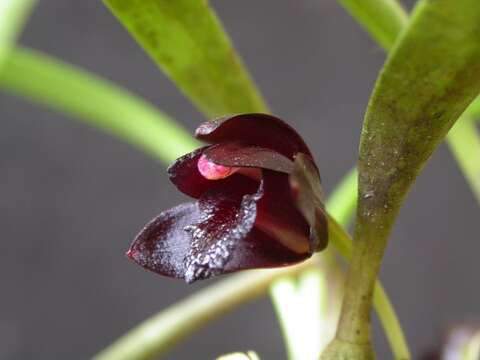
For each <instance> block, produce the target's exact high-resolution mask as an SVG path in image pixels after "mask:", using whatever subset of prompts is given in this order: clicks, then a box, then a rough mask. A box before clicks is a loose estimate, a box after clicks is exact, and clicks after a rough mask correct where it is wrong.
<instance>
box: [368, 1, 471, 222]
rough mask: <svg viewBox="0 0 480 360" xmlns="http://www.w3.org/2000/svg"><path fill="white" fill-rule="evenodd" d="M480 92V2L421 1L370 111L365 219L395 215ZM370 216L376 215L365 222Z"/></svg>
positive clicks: (369, 106) (385, 71)
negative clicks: (408, 192) (439, 147)
mask: <svg viewBox="0 0 480 360" xmlns="http://www.w3.org/2000/svg"><path fill="white" fill-rule="evenodd" d="M479 91H480V7H479V6H478V2H477V1H476V0H458V1H455V2H452V1H449V0H435V1H432V0H425V1H421V2H420V3H419V5H418V6H417V7H416V9H415V12H414V14H413V16H412V19H411V22H410V24H409V26H408V29H407V31H406V33H404V35H403V36H402V38H401V39H400V41H399V43H398V44H397V46H396V47H395V48H394V49H393V50H392V53H391V54H390V56H389V58H388V60H387V63H386V64H385V66H384V68H383V70H382V73H381V75H380V77H379V79H378V80H377V84H376V86H375V89H374V92H373V95H372V97H371V99H370V102H369V105H368V109H367V113H366V116H365V123H364V127H363V131H362V137H361V145H360V160H359V173H360V182H359V191H360V194H361V195H363V198H360V202H359V203H360V211H359V215H360V218H361V219H363V220H364V221H367V222H371V221H372V220H371V219H372V218H373V219H376V218H377V217H380V218H384V217H385V216H387V217H389V216H394V214H395V213H396V211H397V210H398V208H399V206H400V204H401V202H402V200H403V197H404V196H405V194H406V192H407V190H408V189H409V187H410V185H411V184H412V183H413V181H414V179H415V178H416V175H417V174H418V172H419V171H420V170H421V168H422V167H423V165H424V164H425V162H426V160H427V159H428V158H429V157H430V155H431V154H432V152H433V151H434V150H435V148H436V147H437V145H438V144H439V143H440V141H441V140H443V138H444V137H445V135H446V133H447V132H448V130H449V129H450V128H451V126H452V125H453V124H454V122H455V120H457V118H458V117H459V115H460V114H461V113H462V112H463V111H464V110H465V108H466V107H467V106H468V104H469V103H470V102H471V101H472V100H473V99H474V98H475V96H476V95H477V94H478V92H479ZM370 195H372V196H370ZM385 206H386V207H387V210H388V211H385V208H384V207H385ZM370 213H375V214H376V216H366V214H370Z"/></svg>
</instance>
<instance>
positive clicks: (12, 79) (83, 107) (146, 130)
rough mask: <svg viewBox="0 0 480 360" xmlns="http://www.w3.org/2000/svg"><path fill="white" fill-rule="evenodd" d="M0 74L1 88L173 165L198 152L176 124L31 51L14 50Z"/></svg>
mask: <svg viewBox="0 0 480 360" xmlns="http://www.w3.org/2000/svg"><path fill="white" fill-rule="evenodd" d="M3 70H4V71H1V72H0V88H4V89H6V90H8V91H10V92H13V93H16V94H18V95H21V96H26V97H28V98H29V99H31V100H35V101H37V102H39V103H42V104H45V105H47V106H49V107H51V108H53V109H56V110H58V111H60V112H63V113H66V114H69V115H71V116H73V117H74V118H77V119H79V120H82V121H83V122H85V123H87V124H89V125H91V126H93V127H95V128H99V129H101V130H103V131H106V132H109V133H113V134H114V135H116V136H118V137H120V138H122V139H123V140H125V141H127V142H129V143H131V144H132V145H134V146H136V147H138V148H140V149H142V150H144V151H146V152H147V153H149V154H151V155H152V156H154V157H155V158H158V159H160V160H163V161H165V162H171V161H172V160H174V159H176V158H177V157H179V156H181V155H183V154H185V153H187V152H189V151H191V150H192V149H194V148H196V147H198V146H199V143H198V142H197V141H195V140H193V138H192V137H191V136H190V135H189V134H188V133H187V132H186V131H185V130H184V129H182V128H181V127H180V126H179V125H178V124H177V123H176V122H175V121H173V120H171V119H170V118H169V117H168V116H167V115H165V114H163V113H161V112H160V111H158V110H157V109H156V108H155V107H153V106H152V105H150V104H149V103H147V102H146V101H144V100H142V99H140V98H138V97H136V96H135V95H133V94H132V93H130V92H128V91H126V90H124V89H122V88H120V87H118V86H117V85H115V84H113V83H111V82H109V81H107V80H104V79H102V78H100V77H97V76H95V75H92V74H91V73H88V72H85V71H83V70H81V69H78V68H76V67H74V66H72V65H68V64H66V63H64V62H61V61H59V60H56V59H53V58H51V57H49V56H47V55H44V54H41V53H40V52H37V51H34V50H29V49H16V50H14V51H12V52H11V54H10V55H9V56H8V57H7V59H6V61H5V64H4V69H3Z"/></svg>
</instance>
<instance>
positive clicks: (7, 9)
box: [0, 0, 35, 71]
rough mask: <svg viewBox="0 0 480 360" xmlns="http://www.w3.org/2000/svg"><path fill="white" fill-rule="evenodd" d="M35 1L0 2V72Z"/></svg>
mask: <svg viewBox="0 0 480 360" xmlns="http://www.w3.org/2000/svg"><path fill="white" fill-rule="evenodd" d="M34 4H35V0H0V71H1V68H2V66H3V62H4V61H5V58H6V57H7V55H8V53H9V52H10V50H11V49H12V47H13V46H14V45H15V40H16V39H17V36H18V33H19V32H20V31H21V29H22V28H23V25H24V23H25V21H26V19H27V17H28V15H29V14H30V11H31V10H32V8H33V5H34Z"/></svg>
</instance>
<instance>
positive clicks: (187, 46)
mask: <svg viewBox="0 0 480 360" xmlns="http://www.w3.org/2000/svg"><path fill="white" fill-rule="evenodd" d="M104 1H105V3H106V4H107V6H108V7H109V8H110V10H111V11H112V12H113V13H114V14H115V16H116V17H117V18H118V19H119V21H120V22H121V23H122V24H123V25H124V26H125V27H126V28H127V30H128V31H129V32H130V33H131V34H132V36H133V37H134V38H135V39H136V40H137V42H138V43H139V44H140V45H141V46H142V47H143V49H144V50H145V51H146V52H147V53H148V54H149V55H150V56H151V57H152V59H153V60H154V61H155V63H156V64H157V65H158V66H159V67H160V68H161V69H162V70H163V71H164V72H165V73H166V74H167V75H168V76H169V77H170V78H171V79H172V80H173V81H174V82H175V84H176V85H177V86H178V87H179V88H180V89H181V90H182V91H183V92H184V93H185V94H186V95H187V96H188V97H189V98H190V99H191V100H192V101H193V103H195V104H196V105H197V106H198V107H199V108H200V110H202V112H203V113H204V114H205V115H206V116H208V117H210V118H211V117H217V116H221V115H225V114H231V113H248V112H266V105H265V103H264V101H263V99H262V97H261V95H260V94H259V92H258V91H257V90H256V88H255V85H254V84H253V82H252V80H251V79H250V77H249V75H248V73H247V71H246V70H245V67H244V65H243V64H242V61H241V59H240V58H239V56H238V55H237V53H236V51H235V49H234V48H233V46H232V44H231V41H230V39H229V38H228V36H227V35H226V33H225V31H224V30H223V27H222V25H221V23H220V21H219V19H218V18H217V17H216V15H215V13H214V11H213V9H212V8H211V7H210V6H209V4H208V1H206V0H174V1H172V0H104Z"/></svg>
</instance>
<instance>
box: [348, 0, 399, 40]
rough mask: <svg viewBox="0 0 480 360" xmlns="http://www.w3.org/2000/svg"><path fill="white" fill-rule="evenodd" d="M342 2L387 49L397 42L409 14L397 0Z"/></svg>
mask: <svg viewBox="0 0 480 360" xmlns="http://www.w3.org/2000/svg"><path fill="white" fill-rule="evenodd" d="M339 2H340V4H342V5H343V7H344V8H345V9H346V10H347V11H348V12H349V13H350V14H351V15H352V16H353V17H354V18H355V19H357V21H358V22H359V23H360V24H361V25H362V26H363V27H365V28H366V29H367V31H368V32H369V33H370V34H371V35H372V37H373V38H374V39H375V40H376V41H377V42H378V43H379V44H380V45H381V46H382V47H383V48H385V49H389V48H391V47H392V46H393V44H394V43H395V40H396V39H397V35H398V34H399V33H400V31H402V30H403V28H405V26H406V25H407V22H408V16H407V13H406V12H405V10H404V9H403V8H402V7H401V5H400V4H399V3H398V2H397V1H396V0H339Z"/></svg>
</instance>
